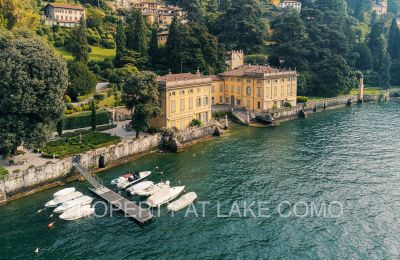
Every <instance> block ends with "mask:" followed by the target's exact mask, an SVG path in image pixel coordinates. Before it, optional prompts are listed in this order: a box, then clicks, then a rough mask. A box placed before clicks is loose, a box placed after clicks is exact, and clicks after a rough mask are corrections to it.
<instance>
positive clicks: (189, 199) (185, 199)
mask: <svg viewBox="0 0 400 260" xmlns="http://www.w3.org/2000/svg"><path fill="white" fill-rule="evenodd" d="M195 199H197V194H196V193H195V192H189V193H187V194H185V195H182V196H181V197H180V198H179V199H177V200H175V201H174V202H172V203H171V204H169V205H168V206H167V209H168V210H170V211H178V210H181V209H183V208H186V207H187V206H189V205H190V204H192V203H193V201H194V200H195Z"/></svg>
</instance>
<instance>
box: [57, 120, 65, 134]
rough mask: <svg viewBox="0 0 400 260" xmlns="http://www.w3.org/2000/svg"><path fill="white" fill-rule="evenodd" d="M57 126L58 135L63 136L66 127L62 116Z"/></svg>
mask: <svg viewBox="0 0 400 260" xmlns="http://www.w3.org/2000/svg"><path fill="white" fill-rule="evenodd" d="M56 128H57V133H58V135H59V136H61V135H62V133H63V128H64V120H63V119H62V118H61V119H60V120H58V122H57V126H56Z"/></svg>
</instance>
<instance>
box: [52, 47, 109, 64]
mask: <svg viewBox="0 0 400 260" xmlns="http://www.w3.org/2000/svg"><path fill="white" fill-rule="evenodd" d="M90 47H91V48H92V52H91V53H90V54H89V60H93V61H103V60H104V59H107V58H108V59H114V58H115V49H106V48H103V47H99V46H90ZM56 51H57V53H58V54H60V55H61V56H62V57H63V58H64V59H66V60H72V59H73V58H72V55H71V53H70V52H69V51H68V50H66V49H65V48H56Z"/></svg>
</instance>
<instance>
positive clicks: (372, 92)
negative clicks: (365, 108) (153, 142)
mask: <svg viewBox="0 0 400 260" xmlns="http://www.w3.org/2000/svg"><path fill="white" fill-rule="evenodd" d="M382 91H383V89H381V88H365V89H364V95H379V94H380V93H382ZM350 95H358V89H352V90H351V91H350Z"/></svg>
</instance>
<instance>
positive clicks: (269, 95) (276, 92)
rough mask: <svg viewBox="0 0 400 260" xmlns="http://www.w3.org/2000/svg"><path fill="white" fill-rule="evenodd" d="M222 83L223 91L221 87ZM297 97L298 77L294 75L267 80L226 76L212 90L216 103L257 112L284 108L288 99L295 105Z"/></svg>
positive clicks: (215, 82) (216, 82)
mask: <svg viewBox="0 0 400 260" xmlns="http://www.w3.org/2000/svg"><path fill="white" fill-rule="evenodd" d="M221 84H222V86H223V87H222V91H220V90H221V89H220V87H219V86H220V85H221ZM232 96H233V98H234V102H232ZM296 97H297V79H296V77H293V76H285V77H284V78H272V79H266V80H263V79H254V78H240V77H226V78H224V80H218V81H214V89H213V92H212V98H213V100H214V104H230V105H234V106H238V107H245V108H246V109H248V110H250V111H255V112H262V111H265V110H269V109H273V108H282V107H283V104H284V103H285V102H286V101H287V102H290V103H291V105H292V106H295V105H296ZM221 98H222V102H221Z"/></svg>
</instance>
